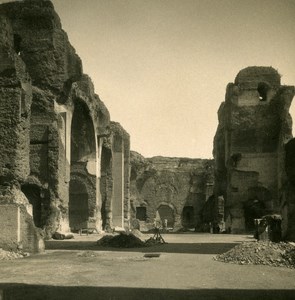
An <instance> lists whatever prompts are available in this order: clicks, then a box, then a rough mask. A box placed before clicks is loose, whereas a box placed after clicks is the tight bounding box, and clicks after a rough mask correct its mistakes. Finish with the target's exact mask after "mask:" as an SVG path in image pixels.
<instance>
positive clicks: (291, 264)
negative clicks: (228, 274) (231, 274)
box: [214, 241, 295, 268]
mask: <svg viewBox="0 0 295 300" xmlns="http://www.w3.org/2000/svg"><path fill="white" fill-rule="evenodd" d="M214 259H215V260H218V261H222V262H227V263H234V264H240V265H247V264H252V265H269V266H274V267H288V268H295V246H293V245H292V244H289V243H282V242H281V243H273V242H270V241H255V242H244V243H241V244H239V245H237V246H236V247H234V248H233V249H231V250H229V251H228V252H225V253H223V254H219V255H217V256H216V257H214Z"/></svg>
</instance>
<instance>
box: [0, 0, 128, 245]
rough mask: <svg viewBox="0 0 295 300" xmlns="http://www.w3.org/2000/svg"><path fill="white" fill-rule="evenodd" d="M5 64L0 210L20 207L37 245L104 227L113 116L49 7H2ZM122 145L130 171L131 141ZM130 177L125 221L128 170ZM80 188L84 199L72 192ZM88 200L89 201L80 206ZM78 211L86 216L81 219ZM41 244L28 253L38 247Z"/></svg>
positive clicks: (0, 82) (1, 72)
mask: <svg viewBox="0 0 295 300" xmlns="http://www.w3.org/2000/svg"><path fill="white" fill-rule="evenodd" d="M0 59H1V64H0V98H1V101H0V108H1V109H0V138H1V145H0V147H1V148H0V204H1V205H2V204H3V205H7V204H11V205H12V210H15V208H14V207H15V205H18V206H19V207H20V209H19V210H18V211H19V212H20V213H21V214H22V213H23V212H24V211H26V213H28V214H29V215H31V218H32V221H33V222H32V224H33V226H31V227H32V228H31V229H30V230H31V233H32V232H36V234H35V233H34V235H35V236H37V237H38V238H37V240H38V239H41V237H51V235H52V233H53V232H55V231H56V230H61V231H68V230H71V229H72V230H73V229H77V228H76V227H82V226H88V225H89V223H92V225H91V226H94V227H95V228H97V229H101V226H102V216H101V206H102V200H101V194H100V190H101V188H100V184H101V178H100V177H101V170H100V169H101V160H102V147H103V139H105V138H106V137H107V136H110V134H111V130H110V127H111V123H110V115H109V112H108V110H107V108H106V107H105V105H104V103H103V102H102V101H101V100H100V99H99V97H98V96H97V95H96V94H95V93H94V87H93V84H92V82H91V80H90V78H89V77H88V76H87V75H84V74H83V70H82V63H81V60H80V58H79V57H78V55H77V54H76V53H75V50H74V48H73V47H72V46H71V44H70V43H69V41H68V38H67V34H66V33H65V32H64V31H63V30H62V28H61V22H60V19H59V17H58V15H57V14H56V12H55V11H54V7H53V4H52V3H51V2H50V1H47V0H45V1H38V0H34V1H17V2H12V3H6V4H2V5H1V6H0ZM79 121H81V124H80V125H81V126H79ZM77 124H78V125H77ZM122 130H123V129H122ZM128 138H129V136H128ZM124 143H126V146H125V147H124V149H125V150H124V155H123V156H122V157H123V160H124V163H125V165H126V166H127V165H128V156H129V154H128V151H129V144H128V143H129V140H128V143H127V140H126V139H125V142H124ZM124 170H125V169H124ZM112 171H113V170H112ZM112 171H111V173H112ZM111 176H112V175H111ZM122 178H123V174H122ZM125 178H126V179H124V181H123V183H122V188H123V189H124V190H125V193H124V195H125V199H123V200H122V206H123V207H125V217H126V220H127V219H128V201H129V198H128V197H129V196H128V188H129V187H128V179H127V178H128V171H126V170H125ZM71 181H72V183H71ZM75 183H77V184H78V185H80V186H81V187H82V189H83V191H85V193H84V194H83V193H80V194H79V191H77V189H75V188H73V189H72V187H73V186H75ZM110 188H111V189H115V188H116V183H114V184H113V185H111V186H110ZM80 196H81V197H80ZM84 196H85V197H84ZM83 197H84V200H85V199H87V200H86V202H87V203H86V202H85V203H84V204H83V203H82V202H83V201H82V200H79V199H82V198H83ZM79 201H82V202H81V203H80V202H79ZM80 206H81V207H83V209H85V217H84V218H83V219H79V220H77V216H78V215H79V207H80ZM23 208H25V210H24V209H23ZM123 219H124V217H123ZM11 222H15V221H11ZM71 224H74V225H73V226H71ZM85 224H86V225H85ZM71 227H73V228H71ZM17 228H19V230H20V231H22V230H23V231H25V229H23V226H19V227H17ZM1 236H2V235H1V234H0V243H1ZM19 236H20V235H19ZM23 240H28V239H25V238H24V239H23ZM17 243H21V240H16V243H15V245H16V244H17ZM38 243H39V242H38V241H37V242H36V243H35V245H32V244H30V243H29V242H28V243H27V244H26V245H24V248H25V249H26V248H27V249H29V248H30V249H36V244H38ZM0 247H4V248H5V242H3V243H1V244H0ZM15 247H17V246H15ZM37 248H38V247H37Z"/></svg>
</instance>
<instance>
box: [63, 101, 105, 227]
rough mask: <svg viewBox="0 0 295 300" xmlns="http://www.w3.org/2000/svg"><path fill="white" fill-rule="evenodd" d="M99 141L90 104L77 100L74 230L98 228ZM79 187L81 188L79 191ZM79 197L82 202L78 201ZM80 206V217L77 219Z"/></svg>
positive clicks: (73, 149)
mask: <svg viewBox="0 0 295 300" xmlns="http://www.w3.org/2000/svg"><path fill="white" fill-rule="evenodd" d="M97 182H98V181H97V137H96V132H95V127H94V122H93V119H92V116H91V113H90V110H89V108H88V106H87V104H86V103H85V102H84V101H82V100H80V99H75V100H74V111H73V115H72V122H71V163H70V186H69V223H70V227H71V228H72V229H75V230H77V229H81V228H87V227H89V223H92V225H91V227H95V228H97V227H98V219H99V216H98V215H100V212H98V210H97V206H98V194H97ZM77 186H79V188H80V190H81V191H80V192H79V190H77ZM79 197H80V199H81V200H80V202H79V199H78V198H79ZM79 206H80V213H81V217H78V214H79Z"/></svg>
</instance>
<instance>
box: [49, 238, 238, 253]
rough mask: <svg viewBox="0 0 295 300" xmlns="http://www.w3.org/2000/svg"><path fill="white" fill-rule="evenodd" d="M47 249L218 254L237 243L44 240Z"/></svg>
mask: <svg viewBox="0 0 295 300" xmlns="http://www.w3.org/2000/svg"><path fill="white" fill-rule="evenodd" d="M45 245H46V249H47V250H92V251H126V252H144V253H149V252H160V253H189V254H220V253H224V252H226V251H228V250H230V249H231V248H233V247H234V246H236V245H237V243H169V244H159V245H155V246H151V247H139V248H116V247H104V246H98V245H97V244H96V242H89V241H87V242H85V241H79V242H76V241H71V240H67V241H46V243H45Z"/></svg>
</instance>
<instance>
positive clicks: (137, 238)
mask: <svg viewBox="0 0 295 300" xmlns="http://www.w3.org/2000/svg"><path fill="white" fill-rule="evenodd" d="M156 244H161V241H159V240H157V239H153V238H152V237H151V236H149V235H144V234H142V233H141V232H140V231H139V230H136V229H135V230H132V232H120V233H119V234H108V235H105V236H103V237H102V238H101V239H100V240H98V241H97V245H99V246H104V247H115V248H139V247H149V246H153V245H156Z"/></svg>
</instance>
